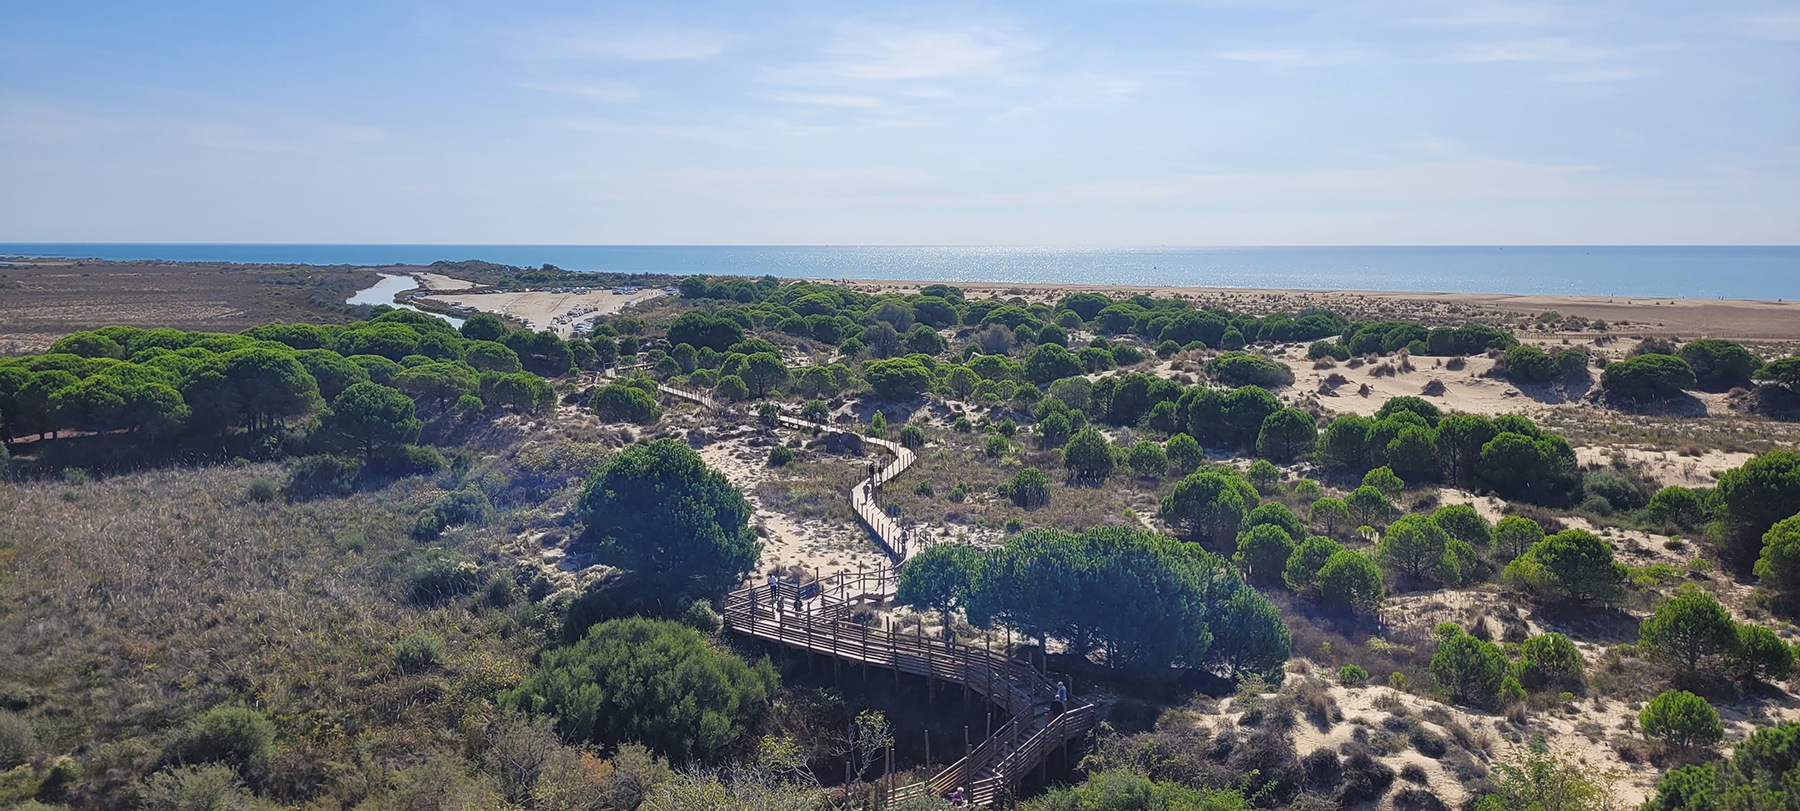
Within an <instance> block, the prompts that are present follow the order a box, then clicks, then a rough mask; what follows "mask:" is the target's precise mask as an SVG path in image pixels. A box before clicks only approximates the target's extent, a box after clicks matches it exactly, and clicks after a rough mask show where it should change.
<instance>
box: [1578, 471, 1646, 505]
mask: <svg viewBox="0 0 1800 811" xmlns="http://www.w3.org/2000/svg"><path fill="white" fill-rule="evenodd" d="M1581 491H1582V493H1583V494H1585V495H1586V496H1587V497H1589V498H1592V497H1595V496H1598V497H1600V498H1602V499H1605V500H1606V503H1607V504H1608V505H1610V506H1611V508H1612V509H1613V510H1635V509H1637V508H1639V507H1642V506H1644V504H1645V503H1647V502H1648V501H1649V499H1648V498H1647V497H1646V496H1645V495H1644V491H1642V490H1639V489H1638V486H1637V483H1636V482H1634V481H1632V480H1631V477H1630V476H1627V475H1625V474H1624V473H1622V472H1620V471H1617V470H1596V471H1594V472H1592V473H1589V474H1587V475H1586V476H1584V477H1582V480H1581Z"/></svg>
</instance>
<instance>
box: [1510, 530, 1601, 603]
mask: <svg viewBox="0 0 1800 811" xmlns="http://www.w3.org/2000/svg"><path fill="white" fill-rule="evenodd" d="M1502 576H1503V577H1504V578H1505V579H1506V581H1507V582H1508V583H1509V584H1511V585H1513V586H1515V587H1518V588H1520V589H1523V590H1525V591H1527V592H1530V593H1532V594H1535V595H1537V596H1538V597H1540V598H1542V599H1550V600H1569V601H1572V602H1577V603H1584V602H1595V601H1601V602H1615V601H1618V600H1621V599H1623V598H1624V597H1625V577H1626V570H1625V567H1624V566H1623V565H1621V564H1619V563H1617V562H1614V560H1613V550H1612V546H1611V545H1610V544H1608V543H1607V542H1606V541H1604V540H1601V539H1600V537H1599V536H1597V535H1595V534H1593V533H1591V532H1588V531H1587V530H1582V529H1566V530H1563V531H1562V532H1558V533H1556V534H1555V535H1552V536H1550V537H1548V538H1545V539H1543V540H1541V541H1538V542H1537V543H1536V544H1535V545H1533V546H1532V547H1531V550H1530V551H1529V552H1526V553H1525V554H1524V555H1522V556H1520V557H1519V558H1517V559H1515V560H1514V561H1513V562H1511V563H1508V564H1506V569H1505V570H1504V571H1503V572H1502Z"/></svg>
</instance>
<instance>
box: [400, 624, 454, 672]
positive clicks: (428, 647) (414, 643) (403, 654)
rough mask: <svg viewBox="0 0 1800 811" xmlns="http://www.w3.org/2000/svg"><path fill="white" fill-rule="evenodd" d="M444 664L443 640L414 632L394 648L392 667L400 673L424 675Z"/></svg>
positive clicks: (424, 633)
mask: <svg viewBox="0 0 1800 811" xmlns="http://www.w3.org/2000/svg"><path fill="white" fill-rule="evenodd" d="M443 664H444V638H443V637H441V636H439V635H437V634H434V633H431V632H430V631H414V632H412V633H411V634H408V635H407V636H406V638H404V639H402V640H400V644H399V645H396V646H395V647H394V667H396V668H399V670H400V672H401V673H426V672H429V671H432V670H436V669H438V668H439V667H441V666H443Z"/></svg>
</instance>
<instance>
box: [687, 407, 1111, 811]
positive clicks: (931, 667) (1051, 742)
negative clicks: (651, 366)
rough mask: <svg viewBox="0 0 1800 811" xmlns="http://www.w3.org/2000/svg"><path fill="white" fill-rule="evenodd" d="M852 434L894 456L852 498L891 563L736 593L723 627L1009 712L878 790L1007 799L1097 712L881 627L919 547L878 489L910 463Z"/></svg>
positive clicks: (977, 657) (966, 651)
mask: <svg viewBox="0 0 1800 811" xmlns="http://www.w3.org/2000/svg"><path fill="white" fill-rule="evenodd" d="M657 388H658V389H660V390H661V391H662V392H663V393H665V394H668V395H670V396H672V397H677V398H680V399H683V400H687V401H689V402H693V403H697V404H699V405H701V406H704V407H706V408H709V409H713V410H724V409H725V407H724V406H723V404H721V403H719V402H718V401H716V400H714V399H713V398H712V397H710V396H708V395H707V394H706V393H704V392H699V391H693V390H689V389H682V388H677V387H675V386H668V385H663V384H660V383H659V384H658V385H657ZM777 422H778V423H779V424H780V425H783V426H785V427H788V428H793V429H798V430H802V431H811V432H824V431H829V432H835V433H844V434H849V433H852V432H850V431H846V430H844V429H842V428H836V427H833V426H830V425H825V424H823V423H816V422H810V421H807V420H802V419H799V418H796V417H791V416H788V415H786V414H782V415H781V416H779V417H778V418H777ZM856 436H858V437H859V438H860V439H861V440H862V441H864V442H868V443H871V444H874V445H878V446H880V447H883V448H886V449H887V450H888V451H889V452H891V453H892V454H893V455H894V461H893V462H891V463H890V464H888V465H887V466H886V467H883V468H880V469H878V470H876V471H875V472H874V473H873V475H871V476H869V477H868V478H865V479H862V480H860V481H858V482H857V484H856V486H855V488H854V489H852V491H851V493H850V503H851V506H852V507H853V508H854V509H855V511H856V515H857V517H858V518H860V519H862V521H863V523H864V525H866V526H867V527H868V529H869V532H870V534H872V535H873V536H874V537H875V540H876V542H877V543H879V544H880V545H881V546H882V547H883V549H884V551H886V552H887V554H888V559H889V561H890V562H891V563H892V565H891V566H890V567H883V568H878V569H876V570H874V571H856V572H848V571H846V572H840V573H838V574H835V575H829V576H826V577H823V578H820V579H819V580H817V581H815V582H813V583H806V584H801V583H790V582H785V581H779V580H778V581H776V582H774V583H772V584H770V585H766V586H765V585H759V584H751V585H749V586H747V587H744V588H740V589H738V590H736V591H733V592H731V593H730V594H727V595H726V596H725V624H726V627H728V628H730V629H731V630H732V631H733V632H736V633H740V634H743V635H745V636H749V637H752V638H755V639H761V640H765V641H768V642H773V643H776V644H778V645H784V646H787V647H791V648H798V649H801V650H805V651H807V652H808V654H809V655H810V654H815V653H816V654H822V655H825V656H829V657H832V658H834V659H836V660H839V661H840V662H848V663H850V664H852V665H854V666H860V667H862V669H863V677H864V678H865V679H866V678H867V677H868V669H869V668H870V667H876V668H880V669H886V670H891V671H893V673H894V680H895V682H896V683H897V682H898V681H899V679H900V675H901V674H903V673H904V674H907V675H912V676H922V677H924V678H925V679H926V680H927V682H928V683H930V682H936V681H942V682H948V683H956V684H960V685H962V686H963V690H964V695H965V697H967V696H968V695H970V694H977V695H980V696H982V697H983V699H985V700H986V701H988V702H989V703H991V704H993V705H994V706H995V707H996V708H997V709H999V710H1000V711H1001V712H1002V713H1004V714H1005V715H1006V716H1007V720H1006V722H1005V723H1003V724H1001V725H1000V727H999V728H997V729H995V730H993V732H992V733H991V734H989V735H988V736H987V738H986V739H985V740H983V741H981V743H980V744H979V745H973V746H969V747H968V748H967V750H966V751H965V752H964V754H963V757H962V758H961V759H959V760H957V761H956V762H955V763H952V764H950V765H949V766H947V767H945V768H943V769H941V770H939V771H938V772H937V774H935V775H933V776H932V778H931V779H929V780H926V781H923V782H919V783H913V784H911V785H906V786H892V785H888V784H887V783H886V782H884V783H883V784H882V785H881V787H880V788H881V795H882V797H883V798H884V803H889V804H891V803H895V802H901V801H904V800H909V799H913V798H917V797H922V796H926V795H936V796H939V797H944V796H948V795H950V794H951V793H953V792H955V791H957V790H958V789H961V790H962V793H963V796H964V797H965V798H966V799H967V801H968V802H969V803H970V804H972V805H982V806H986V805H992V804H993V803H995V802H997V801H1000V800H1002V799H1005V798H1007V797H1009V796H1011V795H1012V793H1013V792H1014V791H1015V790H1016V789H1017V788H1018V785H1019V781H1020V780H1022V779H1023V778H1024V777H1025V776H1026V775H1027V774H1029V773H1030V772H1031V771H1032V770H1033V769H1041V768H1042V767H1043V766H1044V764H1045V763H1046V762H1047V761H1048V759H1049V757H1050V755H1051V754H1053V753H1055V752H1057V751H1058V750H1061V749H1062V748H1063V747H1065V746H1067V745H1068V744H1069V742H1071V741H1076V740H1080V739H1081V738H1082V737H1083V736H1085V735H1086V734H1087V732H1088V730H1090V729H1092V728H1093V727H1094V725H1095V723H1096V722H1097V720H1098V718H1097V716H1098V712H1097V711H1096V708H1095V707H1094V705H1093V704H1083V705H1081V706H1079V707H1072V708H1071V707H1067V706H1063V705H1059V704H1058V702H1057V695H1058V691H1059V690H1060V689H1061V688H1060V686H1059V685H1058V684H1056V683H1054V682H1052V681H1051V680H1050V679H1049V677H1048V676H1046V675H1044V674H1042V673H1039V672H1038V671H1037V670H1035V669H1033V668H1032V667H1031V666H1030V665H1028V664H1025V663H1024V662H1020V661H1018V660H1016V659H1014V658H1012V657H1011V656H1010V655H1008V654H1007V653H1005V652H996V651H993V650H990V649H988V648H976V647H973V646H970V645H964V644H960V643H956V642H950V641H934V640H930V639H926V638H924V637H923V636H922V635H914V636H912V637H910V638H909V637H907V636H906V635H904V634H902V633H897V632H896V631H895V630H894V628H893V627H892V626H891V625H887V624H886V623H880V622H879V616H878V615H876V614H874V613H873V612H872V611H869V610H868V609H870V608H872V607H874V606H878V605H881V604H883V603H886V602H889V601H891V600H892V599H893V596H894V587H895V584H896V582H897V580H898V573H899V567H900V565H901V564H902V563H904V562H905V561H906V559H907V558H908V557H910V556H911V555H912V553H914V552H916V551H917V550H916V549H915V548H914V547H913V545H912V544H910V543H908V542H906V540H905V536H904V534H903V533H904V532H905V528H904V527H902V526H900V524H899V522H897V521H895V520H894V519H893V518H891V517H890V516H888V515H887V513H886V512H884V511H883V510H882V509H881V508H880V506H879V503H878V502H879V501H880V488H881V485H883V484H885V483H887V482H889V481H892V480H893V479H894V477H896V476H899V475H900V474H901V473H904V472H905V471H906V469H907V468H908V467H910V466H911V465H912V463H913V462H914V461H915V460H916V459H917V457H916V456H915V455H914V454H913V452H912V451H911V450H909V449H907V448H906V447H904V446H902V445H900V444H899V443H897V442H890V441H888V440H885V439H876V438H873V437H865V436H861V435H860V434H857V435H856ZM891 779H892V778H888V780H891Z"/></svg>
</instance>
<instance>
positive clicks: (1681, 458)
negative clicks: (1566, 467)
mask: <svg viewBox="0 0 1800 811" xmlns="http://www.w3.org/2000/svg"><path fill="white" fill-rule="evenodd" d="M1695 451H1698V452H1697V453H1695ZM1614 458H1622V459H1624V460H1625V461H1626V462H1627V463H1630V464H1633V465H1638V466H1641V467H1642V469H1643V471H1644V472H1645V473H1646V474H1649V476H1650V477H1651V478H1653V479H1655V480H1656V481H1658V482H1660V483H1662V485H1663V486H1665V487H1670V486H1675V487H1711V486H1713V485H1715V484H1717V483H1718V481H1719V474H1720V473H1723V472H1725V471H1727V470H1730V469H1732V468H1736V467H1743V466H1744V463H1745V462H1748V461H1750V460H1751V459H1753V458H1755V454H1750V453H1730V452H1727V451H1722V450H1717V449H1714V448H1708V449H1706V450H1704V451H1700V450H1699V449H1698V448H1695V449H1693V450H1692V451H1689V452H1688V454H1683V453H1680V452H1677V451H1658V450H1649V449H1645V448H1632V447H1622V448H1611V447H1608V448H1597V447H1580V448H1576V449H1575V459H1576V461H1578V462H1579V463H1580V464H1581V465H1582V466H1583V467H1607V466H1609V465H1611V464H1612V462H1613V459H1614Z"/></svg>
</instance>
